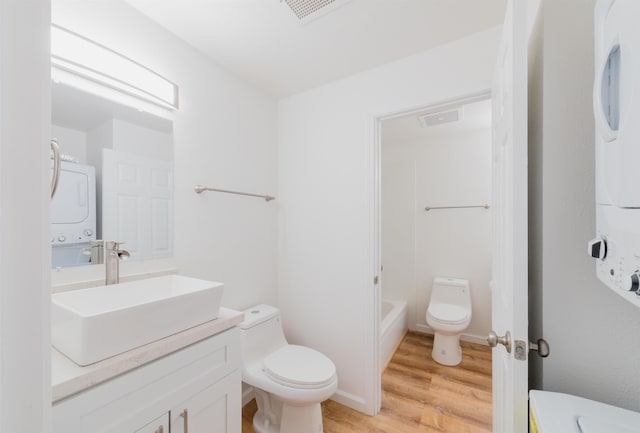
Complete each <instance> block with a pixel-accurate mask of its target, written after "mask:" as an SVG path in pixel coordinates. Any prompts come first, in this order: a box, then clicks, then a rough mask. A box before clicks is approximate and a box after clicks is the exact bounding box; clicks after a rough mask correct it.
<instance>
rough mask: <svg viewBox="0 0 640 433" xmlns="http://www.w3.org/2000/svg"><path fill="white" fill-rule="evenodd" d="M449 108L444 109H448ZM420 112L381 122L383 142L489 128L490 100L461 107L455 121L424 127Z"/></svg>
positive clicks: (395, 141)
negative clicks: (459, 117)
mask: <svg viewBox="0 0 640 433" xmlns="http://www.w3.org/2000/svg"><path fill="white" fill-rule="evenodd" d="M451 109H452V108H449V109H447V110H445V111H449V110H451ZM419 116H420V113H418V114H412V115H409V116H404V117H398V118H395V119H389V120H385V121H383V122H382V142H383V143H389V144H393V143H403V142H412V141H422V140H427V139H433V138H437V137H441V136H443V135H451V134H464V133H468V132H472V131H478V130H481V129H490V128H491V100H490V99H486V100H484V101H480V102H473V103H469V104H466V105H464V106H463V107H462V118H461V119H460V120H459V121H457V122H451V123H444V124H442V125H437V126H430V127H425V126H423V125H422V123H421V122H420V119H419Z"/></svg>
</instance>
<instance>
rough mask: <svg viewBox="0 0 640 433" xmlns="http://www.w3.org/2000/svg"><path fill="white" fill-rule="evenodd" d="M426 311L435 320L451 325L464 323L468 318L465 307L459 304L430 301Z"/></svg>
mask: <svg viewBox="0 0 640 433" xmlns="http://www.w3.org/2000/svg"><path fill="white" fill-rule="evenodd" d="M427 311H428V313H429V315H431V317H433V318H434V319H435V320H437V321H439V322H442V323H447V324H451V325H458V324H460V323H464V322H465V321H466V320H467V319H468V318H469V312H468V311H467V309H466V308H464V307H461V306H459V305H452V304H445V303H432V304H430V305H429V309H428V310H427Z"/></svg>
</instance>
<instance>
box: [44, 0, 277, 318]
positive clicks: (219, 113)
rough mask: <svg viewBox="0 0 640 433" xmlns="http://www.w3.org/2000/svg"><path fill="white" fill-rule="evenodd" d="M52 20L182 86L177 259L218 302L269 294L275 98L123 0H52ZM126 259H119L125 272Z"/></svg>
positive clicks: (239, 303) (251, 300)
mask: <svg viewBox="0 0 640 433" xmlns="http://www.w3.org/2000/svg"><path fill="white" fill-rule="evenodd" d="M53 20H54V22H56V23H57V24H59V25H62V26H63V27H67V28H69V29H72V30H74V31H76V32H78V33H80V34H83V35H85V36H87V37H89V38H91V39H94V40H96V41H98V42H100V43H102V44H104V45H106V46H108V47H110V48H112V49H115V50H116V51H119V52H121V53H123V54H124V55H126V56H128V57H130V58H132V59H135V60H136V61H138V62H140V63H141V64H143V65H145V66H148V67H150V68H151V69H153V70H155V71H157V72H158V73H160V74H161V75H163V76H165V77H167V78H168V79H170V80H171V81H173V82H175V83H176V84H177V85H178V86H179V88H180V109H179V110H178V111H176V112H175V113H174V114H173V121H174V134H173V137H174V146H173V156H174V167H175V171H174V175H175V177H174V181H175V183H174V188H175V189H174V199H175V201H174V216H175V219H174V221H175V254H176V256H175V259H176V263H177V265H178V267H179V269H180V272H181V273H184V274H187V275H191V276H195V277H200V278H206V279H211V280H216V281H221V282H223V283H225V292H224V296H223V304H224V305H225V306H228V307H232V308H234V307H235V308H244V307H247V306H250V305H251V304H255V303H258V302H269V303H275V301H276V245H277V239H276V230H277V224H276V212H277V206H278V204H277V201H276V202H270V203H266V202H265V201H263V200H260V199H256V198H249V197H239V196H228V195H223V194H218V193H204V194H202V195H197V194H195V192H193V186H194V185H196V184H206V185H209V186H212V187H218V188H225V189H235V190H240V191H248V192H260V193H269V194H272V195H276V196H277V195H278V194H277V190H276V187H277V184H276V175H277V173H276V169H277V164H276V158H277V155H276V103H275V101H274V100H273V99H272V98H271V97H268V96H265V95H264V94H262V93H261V92H259V91H257V90H255V89H253V88H251V87H250V86H248V85H247V84H245V83H244V82H242V81H240V80H239V79H237V78H235V77H234V76H233V75H232V74H230V73H229V72H227V71H226V70H224V69H222V68H221V67H219V66H218V65H216V64H215V63H213V62H212V61H211V60H209V59H207V58H205V57H204V56H203V55H201V54H200V53H199V52H198V51H196V50H195V49H194V48H192V47H190V46H189V45H187V44H186V43H184V42H183V41H181V40H180V39H178V38H177V37H175V36H174V35H173V34H171V33H169V32H168V31H166V30H164V29H162V28H161V27H159V26H158V25H156V24H155V23H154V22H152V21H150V20H149V19H147V18H146V17H144V16H143V15H141V14H140V13H138V12H137V11H136V10H134V9H133V8H131V7H130V6H128V5H126V4H125V3H123V2H121V1H109V2H66V1H57V0H54V2H53ZM129 265H130V264H123V266H122V267H121V271H122V272H124V273H126V272H127V269H128V266H129Z"/></svg>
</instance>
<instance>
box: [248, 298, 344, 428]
mask: <svg viewBox="0 0 640 433" xmlns="http://www.w3.org/2000/svg"><path fill="white" fill-rule="evenodd" d="M238 326H239V327H240V334H241V336H242V356H243V359H242V381H243V382H245V383H246V384H247V385H250V386H252V387H253V388H254V394H255V397H256V403H257V404H258V411H257V412H256V414H255V416H254V417H253V428H254V429H255V431H256V432H258V433H322V431H323V428H322V410H321V408H320V403H321V402H322V401H324V400H326V399H328V398H329V397H331V396H332V395H333V394H334V393H335V391H336V389H337V388H338V378H337V376H336V367H335V365H334V364H333V362H332V361H331V360H330V359H329V358H327V357H326V356H325V355H323V354H322V353H320V352H318V351H316V350H313V349H310V348H308V347H304V346H297V345H293V344H289V343H287V340H286V339H285V337H284V332H283V330H282V323H281V321H280V311H279V310H278V309H277V308H275V307H272V306H269V305H257V306H255V307H252V308H249V309H247V310H245V311H244V321H243V322H242V323H240V324H239V325H238Z"/></svg>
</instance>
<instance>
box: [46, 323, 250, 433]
mask: <svg viewBox="0 0 640 433" xmlns="http://www.w3.org/2000/svg"><path fill="white" fill-rule="evenodd" d="M239 341H240V336H239V330H238V329H237V328H232V329H229V330H227V331H225V332H223V333H221V334H218V335H215V336H213V337H210V338H208V339H206V340H203V341H201V342H198V343H195V344H193V345H191V346H188V347H186V348H184V349H182V350H179V351H177V352H174V353H172V354H169V355H167V356H165V357H163V358H160V359H157V360H155V361H153V362H151V363H148V364H146V365H143V366H140V367H138V368H136V369H134V370H131V371H129V372H127V373H125V374H123V375H121V376H118V377H116V378H114V379H112V380H110V381H108V382H104V383H102V384H100V385H97V386H95V387H93V388H89V389H87V390H86V391H83V392H81V393H79V394H76V395H74V396H71V397H69V398H67V399H65V400H62V401H60V402H58V403H56V404H55V405H54V406H53V432H54V433H87V432H92V433H102V432H105V433H106V432H129V431H130V432H135V431H136V430H137V429H139V428H140V427H141V426H145V425H147V424H148V423H150V422H151V421H153V420H154V419H156V418H157V417H158V415H159V414H162V413H164V412H167V411H169V410H170V409H171V408H173V407H174V405H175V404H177V403H179V402H180V401H183V400H184V399H185V398H186V397H187V396H188V395H193V394H195V393H197V392H198V391H199V390H200V389H204V388H206V387H207V386H210V385H211V384H213V383H215V382H216V381H218V380H220V379H221V378H223V377H225V376H227V375H229V373H231V372H233V371H234V370H239V368H240V344H239ZM154 433H155V432H154ZM165 433H167V432H165Z"/></svg>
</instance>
